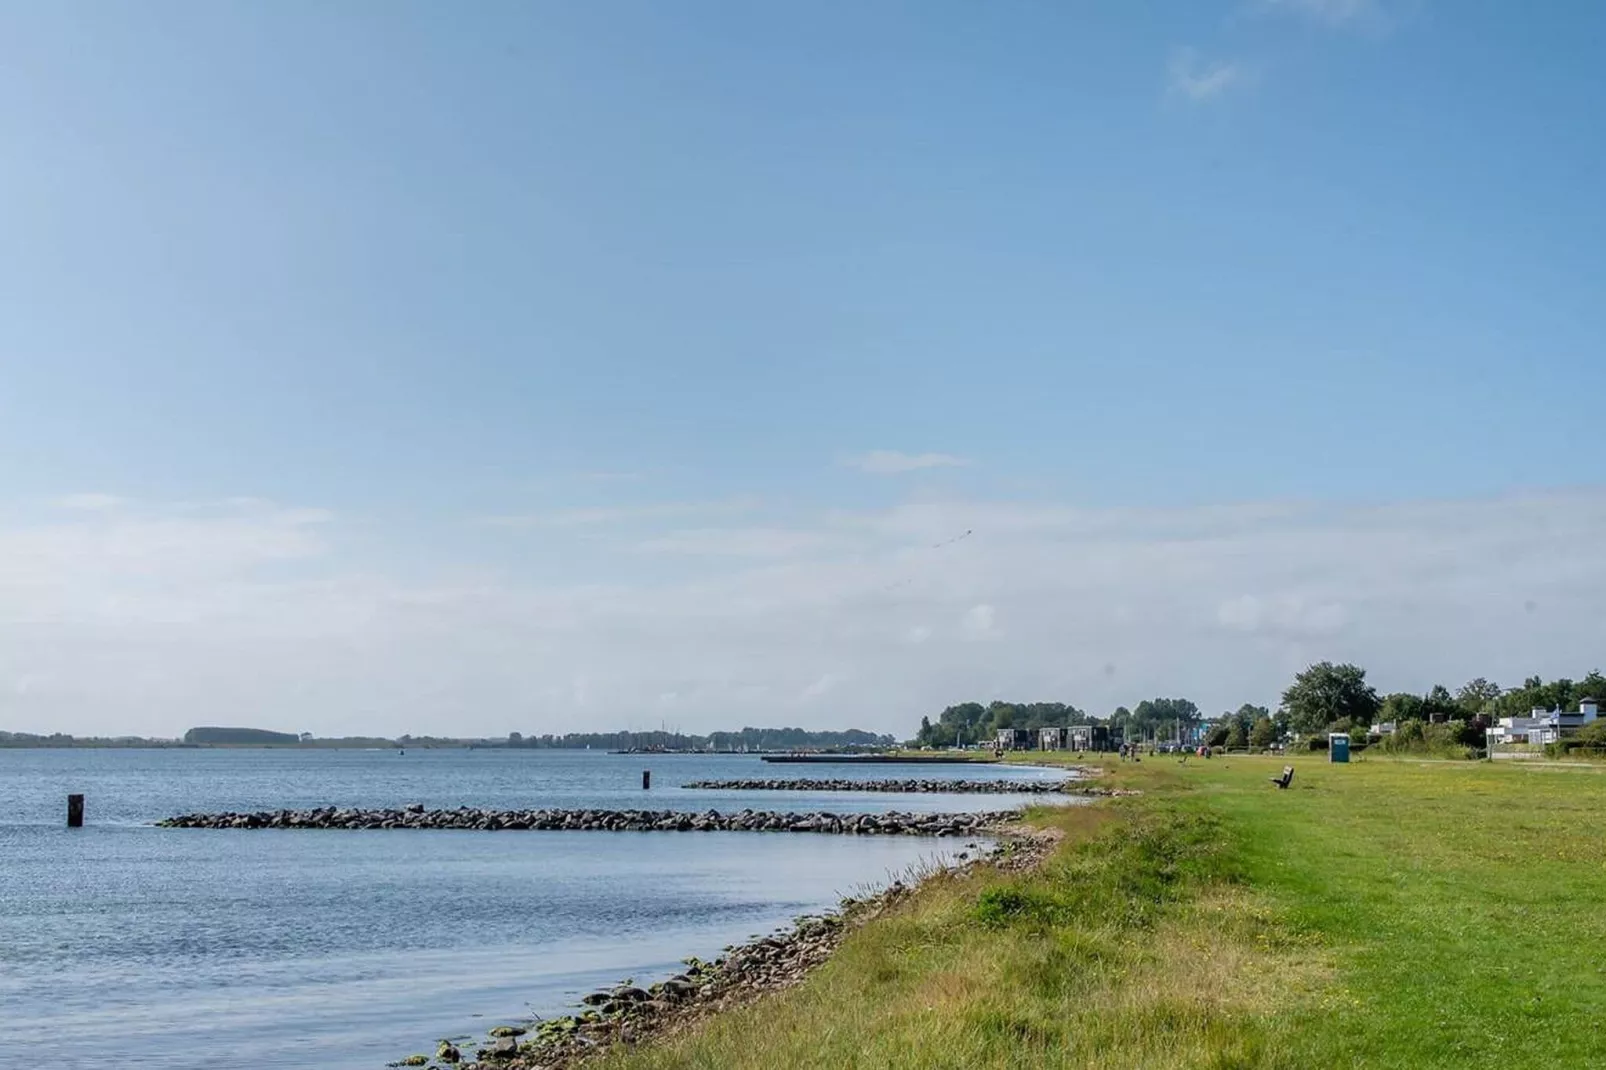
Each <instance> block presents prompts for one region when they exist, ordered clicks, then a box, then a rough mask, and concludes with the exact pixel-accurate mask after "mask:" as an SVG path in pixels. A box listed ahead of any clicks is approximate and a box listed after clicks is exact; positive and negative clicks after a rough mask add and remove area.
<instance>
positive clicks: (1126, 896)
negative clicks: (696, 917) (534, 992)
mask: <svg viewBox="0 0 1606 1070" xmlns="http://www.w3.org/2000/svg"><path fill="white" fill-rule="evenodd" d="M1135 801H1136V800H1132V802H1135ZM1123 802H1125V801H1123ZM1030 819H1031V820H1032V821H1033V822H1034V823H1036V824H1039V825H1042V826H1046V827H1050V828H1052V829H1054V830H1056V831H1058V832H1059V833H1060V834H1061V836H1062V837H1063V839H1062V841H1061V843H1060V845H1059V846H1058V847H1057V848H1056V849H1055V850H1054V851H1053V853H1052V854H1051V856H1050V857H1049V859H1048V860H1046V861H1045V862H1044V863H1043V864H1042V865H1041V866H1040V867H1038V868H1037V869H1035V870H1032V871H1029V872H1025V873H1012V874H1011V873H999V872H992V871H987V870H982V871H978V872H971V873H951V872H937V873H933V874H930V875H929V876H928V877H927V879H926V881H925V883H924V884H923V885H922V888H921V891H920V894H919V895H917V896H915V897H914V898H913V900H912V901H911V902H910V903H909V904H908V905H907V906H906V907H905V908H904V909H902V910H901V911H899V912H897V913H895V914H893V915H892V916H889V917H885V918H882V919H879V920H877V921H876V922H874V923H873V924H871V925H869V926H867V927H866V928H864V929H862V930H860V931H859V932H857V933H855V934H853V935H852V936H851V937H850V938H849V939H848V941H847V942H846V943H845V944H844V946H843V948H842V949H841V950H840V951H839V952H838V954H837V955H836V957H835V958H833V960H832V961H831V962H829V963H828V964H826V965H825V966H824V967H822V968H821V969H820V970H819V971H818V972H817V973H816V974H815V975H814V976H813V977H812V978H810V980H809V981H808V983H806V984H805V985H804V986H802V987H801V988H799V989H797V990H794V991H792V992H789V993H786V994H784V995H783V996H780V997H778V998H772V999H766V1000H764V1001H762V1002H761V1003H759V1004H756V1005H753V1006H750V1007H747V1008H744V1009H742V1010H739V1011H736V1012H733V1013H731V1014H728V1015H724V1016H721V1017H718V1018H716V1019H714V1020H713V1021H711V1022H708V1023H706V1024H704V1025H703V1026H701V1027H700V1028H698V1029H697V1030H695V1031H693V1032H692V1033H690V1034H688V1035H687V1036H685V1037H682V1038H678V1039H672V1040H669V1041H666V1042H663V1043H660V1044H657V1045H654V1046H652V1047H651V1048H648V1049H643V1050H641V1051H637V1052H620V1053H616V1054H613V1055H611V1056H609V1057H607V1058H606V1059H604V1060H603V1061H602V1063H601V1064H600V1065H601V1066H603V1067H607V1068H609V1070H638V1068H643V1067H664V1068H680V1067H709V1068H712V1067H720V1068H752V1070H770V1068H780V1067H795V1068H798V1070H803V1068H811V1070H812V1068H818V1067H862V1068H866V1070H869V1068H876V1070H881V1068H884V1067H889V1066H900V1067H949V1066H952V1067H983V1066H989V1067H990V1066H998V1067H1047V1066H1100V1067H1123V1066H1130V1067H1151V1066H1182V1065H1187V1066H1211V1067H1217V1068H1220V1070H1226V1068H1230V1067H1252V1066H1253V1067H1259V1066H1279V1065H1282V1064H1281V1063H1280V1062H1278V1061H1277V1060H1276V1059H1275V1058H1274V1057H1273V1054H1272V1053H1273V1051H1274V1048H1273V1046H1272V1045H1270V1044H1269V1042H1268V1041H1269V1038H1268V1033H1267V1026H1266V1022H1267V1016H1268V1012H1269V1011H1271V1010H1272V1009H1274V1008H1275V1007H1276V1006H1277V1005H1278V1004H1279V1002H1280V1001H1281V1000H1282V999H1283V998H1284V996H1285V995H1286V994H1287V993H1290V992H1292V991H1293V990H1294V989H1293V988H1290V987H1289V986H1290V984H1294V985H1297V987H1298V988H1299V989H1300V990H1301V991H1302V990H1304V989H1305V988H1306V987H1309V986H1312V985H1315V986H1319V985H1321V984H1323V983H1325V977H1326V971H1325V968H1324V967H1323V965H1322V963H1321V958H1320V951H1319V949H1317V948H1311V947H1304V946H1297V945H1295V944H1290V942H1288V941H1287V940H1284V939H1281V938H1279V939H1276V940H1269V939H1266V934H1267V932H1268V931H1273V930H1275V929H1276V919H1275V918H1274V917H1273V911H1272V909H1271V908H1270V906H1269V905H1267V904H1265V903H1263V902H1260V901H1258V900H1257V898H1256V897H1255V895H1254V894H1253V893H1252V891H1250V890H1249V889H1248V888H1246V887H1244V886H1243V885H1242V883H1241V880H1240V873H1239V871H1238V867H1237V863H1236V858H1237V851H1236V847H1235V844H1234V842H1233V839H1232V837H1231V836H1229V835H1228V834H1227V833H1226V831H1225V830H1224V829H1223V827H1222V826H1221V824H1220V822H1218V821H1216V820H1214V819H1212V818H1211V817H1210V816H1209V815H1208V814H1207V813H1201V812H1197V811H1191V812H1190V810H1189V809H1188V807H1187V806H1186V804H1185V802H1184V801H1182V800H1172V801H1171V802H1170V803H1169V804H1168V805H1156V804H1155V803H1154V802H1152V801H1145V802H1144V803H1143V804H1142V805H1123V804H1122V803H1115V804H1111V805H1107V806H1100V807H1074V808H1060V807H1041V808H1037V809H1035V810H1034V811H1033V812H1032V815H1031V818H1030ZM1273 974H1280V975H1281V977H1282V978H1283V983H1282V984H1281V985H1273V984H1268V983H1266V978H1267V977H1269V976H1272V975H1273Z"/></svg>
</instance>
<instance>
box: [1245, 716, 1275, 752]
mask: <svg viewBox="0 0 1606 1070" xmlns="http://www.w3.org/2000/svg"><path fill="white" fill-rule="evenodd" d="M1275 742H1277V726H1276V725H1275V724H1273V723H1272V721H1271V718H1270V717H1262V718H1261V719H1260V720H1258V721H1256V722H1255V724H1254V727H1253V728H1251V729H1250V730H1249V745H1250V746H1251V747H1269V746H1271V745H1272V744H1273V743H1275Z"/></svg>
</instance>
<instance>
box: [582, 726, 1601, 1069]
mask: <svg viewBox="0 0 1606 1070" xmlns="http://www.w3.org/2000/svg"><path fill="white" fill-rule="evenodd" d="M1282 765H1283V760H1282V759H1276V760H1272V759H1260V758H1232V759H1228V760H1225V761H1223V760H1219V759H1217V760H1212V761H1209V762H1202V761H1199V760H1197V759H1195V760H1193V761H1190V762H1189V763H1188V764H1187V765H1186V766H1179V765H1178V764H1177V763H1176V762H1175V761H1174V760H1168V759H1164V758H1156V759H1149V760H1146V761H1144V762H1143V763H1142V764H1141V765H1139V766H1135V767H1134V766H1117V767H1116V768H1115V776H1117V777H1119V778H1122V779H1123V780H1124V781H1126V782H1129V783H1132V784H1135V785H1137V786H1140V787H1143V788H1144V789H1145V791H1146V794H1145V795H1143V796H1141V797H1137V798H1127V799H1118V800H1111V801H1109V802H1107V803H1103V804H1100V805H1098V806H1096V807H1083V808H1077V809H1074V810H1071V811H1069V812H1064V813H1057V814H1050V815H1046V816H1044V817H1042V818H1041V819H1040V820H1042V821H1043V822H1044V823H1046V824H1049V825H1051V826H1055V827H1058V828H1059V829H1061V830H1062V832H1063V834H1064V840H1063V842H1062V844H1061V845H1060V847H1059V848H1058V849H1057V850H1056V851H1055V853H1054V854H1053V855H1052V856H1051V858H1050V859H1049V860H1048V861H1047V862H1046V863H1045V864H1044V865H1043V867H1042V868H1041V869H1040V870H1039V871H1037V872H1035V873H1032V874H1027V875H1014V876H1011V875H1005V874H997V873H981V874H972V875H966V876H946V877H939V878H937V879H935V880H934V881H932V882H931V883H930V884H929V885H928V886H926V887H924V888H923V889H922V891H921V893H920V894H919V895H918V896H916V897H915V899H914V901H913V902H912V903H911V904H909V905H908V906H907V907H906V908H904V909H901V910H900V911H899V912H898V913H897V914H895V915H893V916H889V917H885V918H882V919H878V920H877V921H875V922H873V923H871V924H870V925H869V926H867V927H865V928H864V929H862V930H860V931H859V932H857V933H855V934H854V935H853V936H852V937H851V938H850V939H849V941H848V942H847V943H846V945H845V946H844V947H843V949H842V951H841V953H840V954H838V955H837V956H836V957H835V958H834V959H833V960H832V961H831V962H830V963H828V964H827V965H826V966H825V967H823V968H822V969H821V970H819V971H818V972H817V973H815V974H814V975H813V976H812V977H811V978H810V979H809V981H808V982H807V983H805V984H804V985H802V986H800V987H799V988H796V989H793V990H792V991H790V992H787V993H784V994H782V995H778V996H772V997H769V998H766V999H764V1000H762V1001H760V1002H758V1003H756V1004H754V1005H751V1006H749V1007H746V1008H743V1009H741V1010H738V1011H735V1012H732V1013H729V1014H725V1015H720V1016H718V1017H716V1018H714V1019H712V1020H711V1021H709V1022H707V1023H705V1024H703V1025H701V1026H699V1027H697V1028H695V1029H693V1030H690V1031H688V1032H687V1033H685V1034H683V1035H681V1036H678V1037H674V1038H670V1039H667V1040H664V1041H660V1042H658V1043H656V1044H652V1045H648V1046H643V1047H641V1048H639V1049H636V1050H634V1051H629V1052H619V1053H616V1054H614V1055H612V1056H609V1057H607V1058H606V1059H605V1060H604V1061H603V1063H602V1065H603V1066H605V1067H607V1068H610V1070H640V1068H646V1067H672V1068H678V1067H688V1068H689V1067H709V1068H713V1067H720V1068H726V1067H730V1068H746V1067H751V1068H753V1070H760V1068H765V1070H767V1068H783V1067H796V1068H805V1067H809V1068H812V1067H863V1068H866V1070H869V1068H881V1067H956V1068H957V1067H967V1068H968V1067H1112V1068H1114V1067H1133V1068H1138V1067H1143V1068H1150V1067H1155V1068H1166V1067H1208V1068H1215V1070H1228V1068H1251V1067H1287V1068H1296V1067H1297V1068H1301V1070H1308V1068H1310V1067H1329V1066H1345V1067H1367V1068H1370V1067H1420V1066H1445V1067H1452V1066H1453V1067H1500V1068H1508V1067H1567V1066H1578V1067H1585V1066H1589V1067H1595V1066H1601V1065H1606V939H1603V938H1606V909H1603V908H1606V822H1603V821H1602V820H1601V813H1602V809H1603V806H1602V804H1603V803H1606V777H1603V776H1602V775H1601V774H1600V773H1599V772H1598V771H1593V770H1570V769H1554V768H1548V769H1531V768H1521V767H1514V766H1507V765H1500V766H1490V765H1486V764H1484V765H1479V764H1472V763H1420V762H1411V761H1380V760H1375V759H1374V760H1370V761H1366V762H1359V763H1355V764H1352V765H1349V766H1329V765H1327V764H1325V763H1323V762H1319V761H1316V760H1314V759H1297V760H1296V761H1295V765H1296V768H1297V770H1298V771H1297V773H1296V774H1295V778H1294V785H1293V787H1292V788H1291V789H1290V790H1288V791H1281V792H1280V791H1276V790H1275V789H1273V788H1272V787H1271V785H1270V784H1269V783H1267V779H1266V778H1267V777H1269V776H1271V775H1272V774H1273V773H1275V772H1277V771H1278V770H1279V769H1280V768H1281V766H1282Z"/></svg>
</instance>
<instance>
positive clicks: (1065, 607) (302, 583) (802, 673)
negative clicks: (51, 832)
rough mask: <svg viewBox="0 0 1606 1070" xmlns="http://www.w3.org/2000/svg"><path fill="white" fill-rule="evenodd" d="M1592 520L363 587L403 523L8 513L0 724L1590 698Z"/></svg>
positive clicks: (901, 717) (971, 504) (1333, 527)
mask: <svg viewBox="0 0 1606 1070" xmlns="http://www.w3.org/2000/svg"><path fill="white" fill-rule="evenodd" d="M966 530H973V532H974V534H973V536H972V537H970V538H967V539H964V540H962V541H958V542H951V541H948V540H951V539H952V538H953V536H954V535H955V534H957V533H959V532H962V531H966ZM1602 530H1606V490H1584V491H1577V492H1570V493H1565V494H1563V493H1557V494H1545V495H1531V496H1518V497H1507V498H1495V499H1487V500H1475V501H1445V502H1408V503H1398V504H1390V505H1379V506H1370V507H1338V506H1322V505H1311V504H1289V503H1251V504H1244V505H1217V506H1208V507H1198V508H1176V509H1164V508H1156V509H1129V508H1123V509H1085V508H1077V507H1074V506H1071V505H1066V504H1063V503H1043V504H1033V503H1023V502H1004V503H996V502H994V503H989V502H977V501H949V502H920V503H915V504H908V505H903V506H898V507H895V508H890V509H884V510H873V511H864V512H858V513H839V514H834V515H826V516H820V517H817V518H815V519H813V520H811V521H809V522H806V523H805V522H801V521H800V522H798V523H796V524H795V525H794V526H793V527H790V528H764V527H754V528H740V527H734V528H729V529H697V530H694V531H691V532H673V531H670V532H664V533H662V534H661V535H659V536H657V537H656V541H658V542H659V543H660V544H661V545H659V546H657V547H656V548H655V549H656V551H657V552H656V553H655V554H653V555H648V556H644V555H643V554H641V553H640V552H639V550H638V547H637V546H636V544H635V543H629V542H627V543H623V544H621V545H620V547H619V548H618V550H617V552H615V553H603V555H602V556H601V557H600V558H597V559H596V560H590V559H588V560H587V562H586V563H584V564H582V563H580V562H579V561H578V560H577V559H575V558H573V557H572V556H571V555H569V554H568V553H567V552H565V551H559V550H553V551H550V553H551V555H552V556H551V559H550V560H545V559H541V560H536V561H534V562H533V565H532V567H531V568H530V570H529V571H528V572H525V571H522V569H523V568H524V566H525V564H526V563H525V562H521V563H520V565H519V566H518V568H516V569H513V568H510V569H508V570H504V571H497V572H490V571H485V570H483V569H470V568H465V567H464V566H465V565H471V564H473V563H472V562H464V561H461V560H456V559H454V558H453V557H452V555H451V554H450V553H449V552H447V551H444V550H437V551H435V552H436V555H437V556H436V557H435V559H434V561H433V563H432V565H431V566H430V568H429V570H428V571H427V572H425V573H423V574H418V575H409V574H403V573H401V572H398V571H396V569H395V568H394V567H389V568H387V567H384V566H383V565H382V562H385V561H387V560H392V559H395V560H410V559H414V558H415V556H416V555H410V554H404V553H393V552H391V551H392V550H394V549H402V548H405V547H404V543H403V542H402V540H403V539H404V538H405V536H406V534H407V533H406V532H399V531H398V532H389V533H383V532H377V531H375V530H374V529H372V528H369V527H366V526H352V525H349V524H348V523H346V522H344V521H342V520H341V519H340V518H338V517H333V516H330V515H329V514H326V513H323V512H321V511H318V510H306V509H294V508H287V507H283V506H275V505H271V504H268V503H261V502H249V501H244V502H235V503H229V504H219V505H215V506H199V505H194V504H190V505H183V506H167V507H153V506H150V505H148V504H140V503H125V504H124V505H123V506H121V507H119V508H117V509H115V510H112V511H110V512H70V513H65V514H51V515H50V518H49V519H47V520H44V521H40V522H37V523H30V524H23V523H18V522H15V521H5V520H0V728H5V729H27V730H39V731H52V730H61V731H69V732H78V733H85V732H106V733H112V732H119V733H120V732H125V731H127V732H143V733H159V734H176V733H179V732H182V731H183V730H184V729H185V728H186V727H189V726H190V725H192V724H196V723H204V722H207V721H214V720H217V719H219V718H226V719H227V720H230V721H234V722H238V723H245V724H260V725H262V726H264V727H277V728H281V729H284V730H290V731H302V730H306V731H317V732H320V733H338V732H352V733H366V732H389V733H400V732H407V731H410V732H415V733H421V732H442V733H463V734H479V733H484V734H502V733H505V732H507V731H510V730H515V729H516V730H518V731H522V732H525V733H530V732H541V731H565V730H570V729H577V728H584V727H607V728H614V727H628V726H629V725H630V724H631V723H632V722H633V720H634V721H637V722H639V720H640V718H641V717H642V716H643V711H644V710H650V711H658V710H661V709H663V708H664V706H665V704H666V703H672V704H673V708H674V710H675V718H676V721H677V722H678V723H679V724H680V725H681V726H682V727H683V728H685V729H687V730H708V729H712V728H718V727H730V726H739V725H741V724H756V723H761V722H765V721H778V720H782V719H788V715H789V714H791V713H796V714H797V716H796V717H795V718H790V719H791V720H792V721H793V723H805V724H812V725H818V726H825V725H828V724H830V725H847V724H856V725H859V726H861V727H866V728H872V729H876V730H887V731H898V732H907V731H910V730H911V729H912V727H913V726H914V725H915V724H917V723H918V721H919V718H920V716H921V714H933V713H935V712H936V711H938V710H940V709H942V707H944V706H946V705H948V704H949V703H951V702H956V701H961V700H965V699H972V698H974V699H979V700H982V701H986V700H989V699H992V698H997V697H1011V698H1020V699H1036V698H1041V699H1047V698H1053V699H1060V700H1062V701H1070V702H1074V703H1076V704H1077V705H1078V706H1081V707H1083V708H1085V709H1090V710H1093V711H1108V710H1109V709H1112V708H1113V707H1114V706H1116V705H1117V704H1121V703H1125V704H1127V705H1131V704H1133V703H1135V702H1136V701H1138V700H1140V699H1142V698H1145V697H1151V696H1153V695H1155V694H1182V695H1187V696H1189V697H1191V698H1193V699H1194V700H1195V701H1197V702H1199V703H1200V704H1201V705H1202V706H1203V707H1204V708H1206V709H1207V710H1216V709H1223V708H1234V707H1236V706H1237V705H1238V704H1239V703H1241V702H1244V701H1253V702H1258V703H1274V702H1275V701H1276V697H1277V694H1278V693H1279V691H1280V690H1281V688H1282V687H1283V686H1285V685H1286V683H1287V681H1288V679H1289V678H1290V677H1291V676H1292V674H1293V673H1294V672H1295V671H1297V670H1298V669H1300V668H1302V667H1303V666H1304V665H1305V664H1308V663H1309V662H1311V661H1315V660H1320V659H1323V658H1331V659H1335V660H1354V661H1357V662H1359V663H1360V664H1362V665H1364V666H1366V667H1367V668H1368V669H1369V670H1370V678H1371V679H1372V680H1373V681H1374V682H1375V683H1376V684H1377V685H1378V686H1379V687H1381V688H1383V689H1385V690H1393V689H1409V690H1415V691H1421V690H1424V689H1425V688H1426V687H1428V686H1429V685H1431V684H1432V683H1434V682H1441V681H1442V682H1444V683H1447V684H1450V685H1451V686H1454V685H1456V684H1458V683H1460V682H1461V681H1464V680H1466V679H1468V678H1470V677H1472V676H1477V675H1483V676H1487V677H1489V678H1491V679H1495V680H1499V681H1501V682H1506V683H1510V682H1515V681H1519V680H1521V679H1522V678H1523V677H1524V676H1527V675H1529V674H1532V673H1540V674H1542V675H1546V676H1555V675H1569V676H1573V677H1577V676H1579V675H1582V674H1583V673H1584V672H1587V671H1588V670H1589V669H1590V668H1593V667H1596V666H1598V665H1599V664H1600V658H1601V652H1600V635H1601V630H1600V623H1599V607H1600V606H1601V605H1602V604H1606V555H1603V554H1602V553H1601V552H1600V533H1601V531H1602ZM424 537H425V536H424V535H423V534H422V533H421V534H420V536H419V538H421V539H422V538H424ZM943 544H945V545H943ZM544 552H548V551H545V550H543V549H541V548H535V549H532V550H531V551H530V553H529V555H528V556H531V557H532V558H534V557H535V556H536V555H537V554H540V553H544ZM649 566H650V567H649ZM643 568H646V570H647V572H648V573H649V575H647V576H646V577H645V578H639V577H637V576H636V573H637V572H639V571H640V570H641V569H643ZM535 576H564V577H565V579H563V580H562V581H551V580H537V579H535V578H533V577H535ZM987 639H991V640H993V641H977V640H987ZM666 696H670V697H666Z"/></svg>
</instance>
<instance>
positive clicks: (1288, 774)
mask: <svg viewBox="0 0 1606 1070" xmlns="http://www.w3.org/2000/svg"><path fill="white" fill-rule="evenodd" d="M1271 782H1272V783H1273V784H1276V785H1277V790H1279V791H1281V790H1282V789H1284V788H1286V787H1288V785H1290V784H1292V783H1293V782H1294V767H1293V766H1291V765H1285V766H1283V775H1282V776H1274V777H1272V778H1271Z"/></svg>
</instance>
